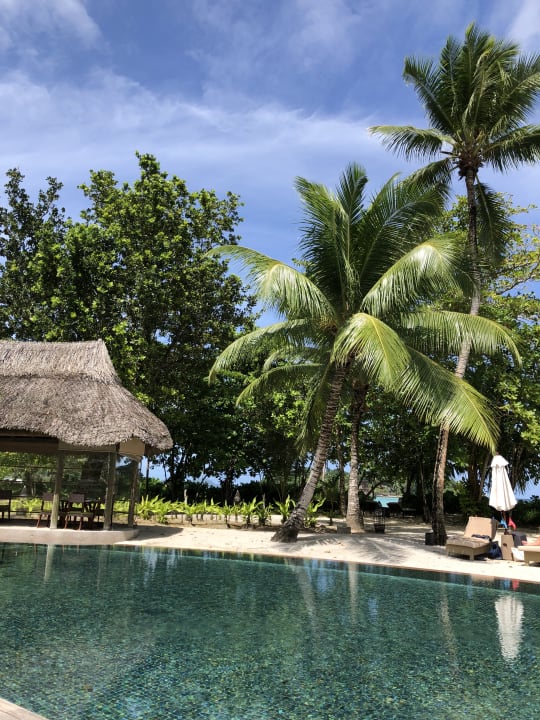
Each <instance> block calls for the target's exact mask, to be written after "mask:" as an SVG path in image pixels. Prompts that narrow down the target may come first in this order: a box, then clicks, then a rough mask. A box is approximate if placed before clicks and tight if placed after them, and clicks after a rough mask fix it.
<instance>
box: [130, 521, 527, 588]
mask: <svg viewBox="0 0 540 720" xmlns="http://www.w3.org/2000/svg"><path fill="white" fill-rule="evenodd" d="M273 523H274V524H273V527H270V528H254V529H234V528H223V527H210V526H207V525H190V524H171V525H155V524H148V525H141V526H139V528H138V534H137V536H136V537H135V538H133V539H132V540H127V541H124V542H121V543H119V544H122V545H141V546H144V547H156V548H157V547H163V548H182V549H194V550H215V551H223V552H227V553H242V554H253V555H277V556H287V557H296V558H316V559H321V560H331V561H341V562H346V563H349V562H355V563H362V564H368V565H386V566H395V567H401V568H409V569H419V570H426V571H431V572H445V573H460V574H468V575H474V576H481V577H483V578H489V577H493V578H507V579H510V580H523V581H527V582H533V583H540V564H537V565H525V564H524V563H523V562H516V561H508V560H490V559H487V558H485V557H482V558H477V559H475V560H468V559H466V558H461V557H451V556H448V555H447V554H446V549H445V548H444V547H438V546H429V545H426V544H425V533H426V532H427V531H428V530H430V529H431V528H430V527H429V526H427V525H425V524H424V523H418V522H415V521H414V520H394V519H392V520H387V523H386V529H385V532H384V533H382V534H379V533H375V532H369V531H368V532H364V533H359V534H342V533H337V532H335V531H333V530H332V529H331V528H329V529H328V530H325V531H324V532H304V533H301V534H300V535H299V537H298V540H297V541H296V542H295V543H277V542H273V541H272V539H271V538H272V535H273V533H274V530H275V528H276V527H277V525H278V524H279V519H274V521H273ZM366 525H367V526H368V527H369V522H366ZM462 531H463V528H462V527H459V528H451V529H450V530H449V534H453V533H456V534H460V533H461V532H462ZM535 537H536V536H535V535H533V534H529V535H528V538H529V540H531V539H534V538H535ZM499 540H500V538H499Z"/></svg>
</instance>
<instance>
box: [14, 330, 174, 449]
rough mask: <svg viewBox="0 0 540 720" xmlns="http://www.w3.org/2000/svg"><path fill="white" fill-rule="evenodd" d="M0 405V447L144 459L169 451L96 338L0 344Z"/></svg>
mask: <svg viewBox="0 0 540 720" xmlns="http://www.w3.org/2000/svg"><path fill="white" fill-rule="evenodd" d="M0 407H1V410H0V449H2V450H15V451H21V452H22V451H30V452H38V453H40V452H47V448H48V447H49V448H50V449H49V452H55V451H56V449H58V446H59V445H60V447H62V446H64V445H65V446H72V447H77V448H79V449H81V450H82V449H85V448H86V449H88V450H97V449H100V448H104V447H110V446H119V445H125V446H126V448H128V449H129V446H130V445H131V447H133V448H134V447H137V449H138V452H135V453H134V454H138V455H140V456H142V455H143V454H145V455H153V454H156V453H158V452H161V451H163V450H166V449H168V448H170V447H171V446H172V440H171V436H170V434H169V431H168V430H167V428H166V426H165V425H164V424H163V423H162V422H161V420H159V419H158V418H157V417H156V416H155V415H153V414H152V413H151V412H150V410H148V408H147V407H145V406H144V405H143V404H142V403H141V402H139V401H138V400H137V399H136V398H135V397H134V396H133V395H131V393H129V392H128V391H127V390H126V389H125V388H124V387H123V386H122V385H121V383H120V380H119V378H118V375H117V374H116V371H115V369H114V367H113V364H112V362H111V359H110V357H109V353H108V352H107V348H106V346H105V343H104V342H103V341H102V340H96V341H90V342H72V343H67V342H66V343H63V342H17V341H13V340H1V341H0ZM40 439H41V440H40ZM137 441H138V442H137ZM25 444H26V447H23V445H25ZM38 446H39V447H38ZM55 446H56V447H55ZM126 454H130V453H129V451H127V452H126Z"/></svg>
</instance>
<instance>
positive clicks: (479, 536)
mask: <svg viewBox="0 0 540 720" xmlns="http://www.w3.org/2000/svg"><path fill="white" fill-rule="evenodd" d="M497 528H498V522H497V521H496V520H495V518H485V517H478V516H475V515H473V516H471V517H470V518H469V521H468V523H467V527H466V528H465V532H464V533H463V535H456V536H450V537H449V538H448V540H447V541H446V553H447V555H466V556H467V557H468V558H469V560H474V558H475V557H477V556H478V555H486V554H487V553H488V552H489V550H490V549H491V541H492V540H493V538H494V537H495V535H496V534H497Z"/></svg>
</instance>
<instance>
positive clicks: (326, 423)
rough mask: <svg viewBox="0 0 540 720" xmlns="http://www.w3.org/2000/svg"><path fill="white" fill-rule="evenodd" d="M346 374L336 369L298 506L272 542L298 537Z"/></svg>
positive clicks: (312, 492) (344, 368)
mask: <svg viewBox="0 0 540 720" xmlns="http://www.w3.org/2000/svg"><path fill="white" fill-rule="evenodd" d="M346 372H347V368H346V367H345V366H340V367H338V368H336V371H335V374H334V378H333V380H332V385H331V388H330V395H329V397H328V402H327V403H326V408H325V411H324V416H323V420H322V423H321V430H320V433H319V439H318V441H317V449H316V450H315V457H314V458H313V463H312V465H311V470H310V472H309V477H308V480H307V482H306V484H305V486H304V489H303V490H302V495H301V496H300V500H299V501H298V504H297V505H296V507H295V508H294V510H293V511H292V513H291V514H290V515H289V517H288V518H287V520H286V521H285V522H284V523H283V525H282V526H281V527H280V528H279V529H278V530H276V532H275V533H274V535H273V536H272V540H273V541H274V542H295V541H296V539H297V537H298V533H299V532H300V530H301V529H302V528H303V527H304V523H305V519H306V515H307V509H308V506H309V503H310V502H311V501H312V499H313V495H314V494H315V490H316V488H317V483H318V482H319V480H320V478H321V475H322V472H323V469H324V464H325V462H326V456H327V454H328V447H329V445H330V441H331V439H332V426H333V424H334V419H335V417H336V413H337V411H338V408H339V399H340V397H341V388H342V387H343V381H344V380H345V375H346Z"/></svg>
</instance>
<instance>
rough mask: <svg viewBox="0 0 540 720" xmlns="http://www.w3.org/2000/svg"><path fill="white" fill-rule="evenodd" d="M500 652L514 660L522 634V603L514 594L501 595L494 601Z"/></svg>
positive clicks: (508, 658) (517, 653)
mask: <svg viewBox="0 0 540 720" xmlns="http://www.w3.org/2000/svg"><path fill="white" fill-rule="evenodd" d="M495 612H496V613H497V625H498V631H499V632H498V635H499V642H500V643H501V652H502V654H503V657H505V658H506V659H507V660H515V659H516V658H517V656H518V655H519V646H520V644H521V639H522V635H523V630H522V623H523V603H522V602H521V600H520V599H519V598H518V597H516V596H515V595H503V596H501V597H499V598H497V600H496V601H495Z"/></svg>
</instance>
